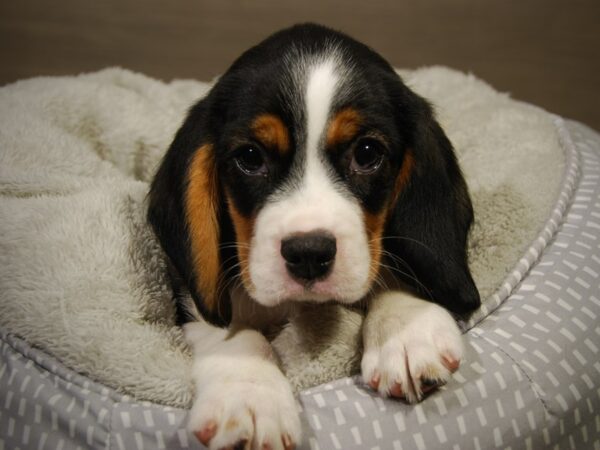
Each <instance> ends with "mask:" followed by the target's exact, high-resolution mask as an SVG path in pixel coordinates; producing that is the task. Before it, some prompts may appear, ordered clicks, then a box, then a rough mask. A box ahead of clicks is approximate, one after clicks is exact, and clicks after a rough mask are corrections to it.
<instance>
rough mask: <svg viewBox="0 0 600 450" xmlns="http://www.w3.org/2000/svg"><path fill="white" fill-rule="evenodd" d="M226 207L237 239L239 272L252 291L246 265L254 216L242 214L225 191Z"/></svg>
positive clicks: (248, 289) (248, 269)
mask: <svg viewBox="0 0 600 450" xmlns="http://www.w3.org/2000/svg"><path fill="white" fill-rule="evenodd" d="M226 197H227V207H228V209H229V215H230V216H231V221H232V222H233V228H234V229H235V236H236V241H237V254H238V259H239V263H240V273H241V276H242V282H243V284H244V287H245V288H246V290H247V291H249V292H253V291H254V284H253V283H252V280H251V279H250V268H249V266H248V257H249V254H250V242H251V240H252V235H253V234H254V222H255V220H254V217H245V216H243V215H242V214H241V213H240V212H239V211H238V210H237V208H236V207H235V205H234V204H233V201H232V199H231V197H230V195H229V194H228V193H227V194H226Z"/></svg>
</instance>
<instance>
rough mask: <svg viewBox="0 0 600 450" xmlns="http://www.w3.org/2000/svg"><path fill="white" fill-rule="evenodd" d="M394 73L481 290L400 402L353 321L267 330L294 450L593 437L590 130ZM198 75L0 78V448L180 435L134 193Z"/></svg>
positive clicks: (430, 76)
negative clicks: (425, 102) (419, 387)
mask: <svg viewBox="0 0 600 450" xmlns="http://www.w3.org/2000/svg"><path fill="white" fill-rule="evenodd" d="M402 75H403V77H404V78H405V80H406V81H407V82H408V84H409V85H410V86H411V87H413V88H414V89H415V90H416V91H418V92H419V93H421V94H422V95H424V96H426V97H427V98H429V99H430V100H431V101H432V102H433V103H434V105H435V106H436V109H437V112H438V117H439V119H440V121H441V123H442V125H443V126H444V127H445V129H446V131H447V133H448V135H449V137H450V138H451V140H452V141H453V142H454V144H455V147H456V149H457V153H458V156H459V159H460V162H461V165H462V167H463V170H464V172H465V175H466V178H467V181H468V183H469V186H470V189H471V192H472V195H473V200H474V205H475V211H476V216H477V219H476V224H475V226H474V229H473V232H472V234H471V239H470V247H469V257H470V261H471V266H472V268H473V273H474V277H475V280H476V283H477V285H478V287H479V289H480V291H481V293H482V297H483V298H484V299H485V300H484V304H483V306H482V308H481V309H480V310H479V311H477V312H476V313H475V314H474V315H473V316H472V317H471V319H470V320H469V321H468V322H464V323H461V325H462V326H463V329H464V330H465V336H466V340H467V342H468V345H467V348H468V351H467V359H466V361H465V363H464V364H463V366H462V367H461V369H460V370H459V371H458V372H457V373H456V374H455V376H454V378H453V380H452V382H451V383H449V384H448V385H447V386H445V387H444V388H443V389H442V390H440V391H439V392H437V393H435V394H433V395H432V396H431V397H429V398H428V399H426V400H425V401H424V402H423V403H422V404H419V405H417V406H410V405H405V404H403V403H401V402H396V401H388V400H382V399H380V398H378V397H376V396H374V395H372V394H371V392H369V391H368V390H367V389H364V388H363V387H361V384H360V380H359V378H358V377H357V376H356V369H357V363H358V361H359V358H358V355H359V350H360V348H359V347H360V339H359V327H360V322H361V319H362V318H361V317H360V316H359V315H357V314H356V313H355V312H353V311H350V310H346V309H343V308H340V307H337V306H328V307H323V308H320V309H319V310H317V311H315V310H310V309H309V310H307V311H305V313H304V314H303V315H301V316H300V318H299V319H298V320H297V321H296V322H294V323H292V324H290V326H289V327H287V328H286V329H285V330H284V331H283V332H282V333H281V334H280V335H279V336H278V337H277V338H276V340H275V341H274V346H275V348H276V350H277V351H278V353H279V356H280V357H281V359H282V362H283V366H284V369H285V370H286V373H287V375H288V377H289V378H290V379H291V380H292V383H293V385H294V386H295V387H296V388H297V389H298V390H299V391H300V393H299V398H300V401H301V405H302V408H303V413H302V414H303V418H304V419H305V427H304V428H305V431H304V433H305V446H306V448H308V447H309V446H310V447H312V448H323V449H326V448H344V449H346V448H365V447H367V448H370V447H373V446H377V445H379V446H380V447H381V448H390V447H393V448H404V449H406V448H432V447H433V448H435V447H436V446H437V447H442V448H450V447H451V445H454V444H457V445H459V446H460V448H477V447H481V448H489V447H493V446H497V447H503V446H511V447H512V448H521V447H524V448H526V447H531V448H537V447H539V446H543V445H550V444H555V443H560V444H561V445H565V446H570V445H573V446H574V445H575V444H579V443H580V444H581V446H585V447H588V446H590V447H592V446H593V445H600V443H598V439H599V435H600V416H598V411H599V410H600V398H599V394H598V391H597V389H598V386H599V385H600V363H598V348H599V347H600V328H598V326H597V317H598V314H600V300H599V298H598V297H599V295H598V291H599V290H600V289H599V283H600V282H599V278H598V273H600V259H599V258H598V256H597V253H598V241H597V236H598V234H600V233H599V229H600V203H599V198H600V197H599V193H600V186H599V183H600V180H599V177H600V157H599V156H598V148H600V137H599V136H598V135H597V134H595V133H594V132H593V131H591V130H588V129H586V128H585V127H582V126H580V125H578V124H574V123H570V122H568V123H564V122H563V121H562V120H561V119H559V118H556V117H554V116H551V115H549V114H547V113H545V112H544V111H542V110H539V109H538V108H535V107H532V106H530V105H525V104H522V103H518V102H515V101H513V100H511V99H510V98H508V97H507V96H505V95H502V94H498V93H497V92H495V91H493V90H492V89H491V88H490V87H489V86H487V85H485V84H484V83H482V82H481V81H479V80H477V79H475V78H474V77H472V76H467V75H463V74H460V73H458V72H454V71H451V70H449V69H445V68H428V69H422V70H419V71H415V72H402ZM207 89H208V84H205V83H199V82H194V81H176V82H173V83H170V84H164V83H161V82H158V81H156V80H152V79H149V78H147V77H144V76H141V75H137V74H133V73H131V72H128V71H124V70H120V69H109V70H105V71H102V72H98V73H95V74H89V75H84V76H80V77H66V78H53V79H33V80H28V81H23V82H19V83H16V84H13V85H10V86H7V87H5V88H2V89H1V90H0V122H1V123H2V128H1V129H0V193H1V194H2V197H0V327H1V329H2V333H1V337H2V359H1V362H0V411H1V412H2V413H1V414H0V447H1V446H2V444H4V445H5V446H7V447H8V448H12V447H15V446H22V447H25V448H27V447H30V446H38V445H39V446H43V445H48V446H57V445H62V446H65V448H66V447H71V446H73V447H74V446H76V445H81V446H83V447H86V446H97V447H110V448H112V447H116V448H127V449H129V448H136V447H137V448H153V447H158V448H160V447H164V448H177V447H187V446H190V447H192V446H199V444H197V443H196V442H195V441H194V440H193V438H192V437H190V436H188V434H187V432H186V431H185V414H186V410H185V408H186V407H188V406H189V405H190V402H191V398H192V389H191V382H190V380H189V378H188V374H189V368H190V355H189V351H188V349H187V348H186V346H185V344H184V342H183V339H182V335H181V332H180V330H179V329H178V328H177V327H175V325H174V311H173V305H172V302H171V293H170V289H169V282H168V278H167V277H166V274H165V262H164V257H163V255H162V253H161V252H160V250H159V248H158V246H157V244H156V241H155V240H154V238H153V236H152V234H151V233H150V231H149V229H148V227H147V226H146V224H145V221H144V199H145V195H146V192H147V188H148V181H149V179H150V178H151V176H152V172H153V170H154V168H155V167H156V164H157V162H158V160H159V159H160V156H161V155H162V153H163V152H164V150H165V149H166V147H167V146H168V144H169V142H170V139H171V138H172V136H173V133H174V132H175V130H176V129H177V127H178V125H179V123H180V121H181V120H182V118H183V115H184V113H185V110H186V108H187V107H189V106H190V105H191V103H192V102H194V101H195V100H196V99H197V98H198V97H200V96H201V95H203V94H204V93H205V92H206V90H207ZM517 286H518V287H517ZM315 317H317V318H318V321H315ZM323 329H325V330H327V333H323V332H322V330H323ZM307 388H308V389H307ZM150 402H152V403H150ZM1 408H4V409H1ZM181 408H183V409H181ZM61 442H62V444H61ZM392 443H393V444H392ZM594 443H595V444H594Z"/></svg>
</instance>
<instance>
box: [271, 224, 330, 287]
mask: <svg viewBox="0 0 600 450" xmlns="http://www.w3.org/2000/svg"><path fill="white" fill-rule="evenodd" d="M336 251H337V248H336V242H335V237H334V236H333V235H332V234H331V233H328V232H326V231H321V230H319V231H311V232H309V233H300V234H294V235H293V236H290V237H288V238H285V239H283V240H282V241H281V256H283V259H285V265H286V267H287V270H288V272H289V273H290V275H291V276H293V277H294V278H296V279H298V280H301V281H304V282H307V281H315V280H317V279H319V278H325V277H326V276H327V275H328V274H329V272H331V269H332V267H333V263H334V261H335V253H336Z"/></svg>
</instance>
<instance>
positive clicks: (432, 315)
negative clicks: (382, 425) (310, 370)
mask: <svg viewBox="0 0 600 450" xmlns="http://www.w3.org/2000/svg"><path fill="white" fill-rule="evenodd" d="M374 301H375V302H377V303H376V304H374V305H373V307H372V308H371V309H370V311H369V313H368V314H367V318H366V319H365V324H364V328H363V339H364V346H365V350H364V354H363V358H362V363H361V369H362V376H363V380H364V381H365V382H366V383H368V384H369V385H370V386H371V387H372V388H373V389H375V390H377V391H378V392H379V393H380V394H381V395H383V396H386V397H387V396H393V397H401V398H406V400H407V401H408V402H410V403H414V402H417V401H419V400H421V398H422V397H423V395H424V394H426V393H428V392H429V391H431V390H433V389H435V388H436V387H437V386H440V385H443V384H444V383H446V381H447V380H448V379H449V378H450V375H451V373H452V372H454V371H455V370H456V369H458V366H459V364H460V360H461V357H462V354H463V344H462V339H461V334H460V331H459V329H458V327H457V325H456V322H455V321H454V319H453V318H452V316H451V315H450V314H449V313H448V312H447V311H446V310H445V309H443V308H442V307H440V306H438V305H435V304H433V303H429V302H426V301H423V300H420V299H417V298H414V297H411V296H409V295H407V294H403V293H401V292H389V293H386V294H383V295H382V296H380V297H379V298H377V299H375V300H374Z"/></svg>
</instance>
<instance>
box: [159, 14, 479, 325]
mask: <svg viewBox="0 0 600 450" xmlns="http://www.w3.org/2000/svg"><path fill="white" fill-rule="evenodd" d="M472 217H473V211H472V207H471V202H470V199H469V195H468V192H467V188H466V185H465V182H464V180H463V177H462V175H461V172H460V169H459V167H458V164H457V162H456V158H455V156H454V153H453V150H452V145H451V144H450V142H449V140H448V139H447V138H446V136H445V134H444V132H443V131H442V129H441V128H440V126H439V125H438V123H437V122H436V121H435V119H434V117H433V114H432V111H431V108H430V106H429V105H428V103H427V102H426V101H425V100H423V99H422V98H421V97H419V96H418V95H416V94H415V93H413V92H412V91H410V90H409V89H408V88H407V87H406V86H405V85H404V84H403V83H402V81H401V80H400V78H399V77H398V75H397V74H396V73H395V72H394V70H393V69H392V68H391V67H390V65H389V64H388V63H387V62H385V61H384V60H383V59H382V58H381V57H380V56H379V55H377V54H376V53H374V52H373V51H372V50H370V49H369V48H367V47H366V46H364V45H362V44H360V43H358V42H356V41H354V40H352V39H350V38H349V37H347V36H345V35H342V34H340V33H337V32H334V31H332V30H329V29H326V28H323V27H320V26H316V25H300V26H296V27H293V28H290V29H287V30H284V31H282V32H279V33H277V34H275V35H273V36H271V37H270V38H269V39H267V40H266V41H264V42H262V43H261V44H259V45H258V46H256V47H254V48H252V49H250V50H248V51H247V52H246V53H244V54H243V55H242V56H241V57H240V58H239V59H238V60H237V61H236V62H235V63H234V64H233V65H232V67H231V68H230V69H229V70H228V71H227V72H226V73H225V74H224V75H223V76H222V77H221V78H220V79H219V81H218V82H217V83H216V85H215V86H214V87H213V88H212V90H211V91H210V93H209V94H208V95H207V96H206V97H205V98H204V99H203V100H201V101H200V102H199V103H198V104H196V105H195V106H194V107H193V108H192V110H191V111H190V113H189V115H188V117H187V119H186V120H185V122H184V124H183V125H182V127H181V128H180V130H179V131H178V133H177V135H176V136H175V139H174V141H173V143H172V145H171V147H170V148H169V150H168V152H167V154H166V156H165V158H164V160H163V162H162V165H161V167H160V168H159V170H158V172H157V174H156V177H155V179H154V182H153V184H152V188H151V192H150V207H149V219H150V222H151V224H152V226H153V227H154V230H155V232H156V234H157V236H158V238H159V240H160V241H161V244H162V246H163V248H164V250H165V251H166V253H167V254H168V256H169V258H170V259H171V261H172V262H173V264H174V265H175V267H176V269H177V270H178V271H179V274H180V275H181V276H182V277H183V278H184V280H185V281H186V282H187V284H188V286H189V287H190V290H191V292H192V295H193V297H194V299H195V301H196V303H197V305H198V306H199V308H200V310H201V312H202V313H203V314H204V316H205V317H206V318H207V319H209V320H211V321H213V322H214V323H217V324H224V323H227V322H228V321H229V320H230V316H231V305H230V304H229V300H228V295H227V288H228V287H230V286H231V284H232V283H236V282H238V281H239V282H241V283H242V284H243V286H244V288H245V289H246V290H247V292H248V293H249V294H250V296H251V297H252V298H254V299H255V300H256V301H257V302H259V303H261V304H263V305H267V306H271V305H276V304H278V303H281V302H284V301H295V300H311V301H327V300H337V301H339V302H347V303H349V302H354V301H357V300H359V299H361V298H363V297H364V296H365V295H366V294H367V293H368V291H369V290H370V289H371V287H372V286H373V285H374V283H376V281H377V280H376V277H377V276H378V273H379V272H380V269H381V268H382V267H384V266H385V267H388V268H391V271H392V272H393V273H395V274H397V275H398V276H399V277H400V278H402V279H403V280H404V281H407V282H409V283H411V284H413V285H414V286H415V287H416V288H417V289H419V290H421V291H422V293H423V295H424V296H425V297H426V298H430V299H432V300H434V301H436V302H438V303H440V304H442V305H444V306H446V307H447V308H448V309H450V310H451V311H454V312H458V313H463V312H466V311H470V310H472V309H474V308H476V307H477V306H478V305H479V295H478V292H477V289H476V288H475V286H474V283H473V280H472V278H471V275H470V273H469V269H468V266H467V258H466V240H467V233H468V229H469V227H470V224H471V222H472Z"/></svg>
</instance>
